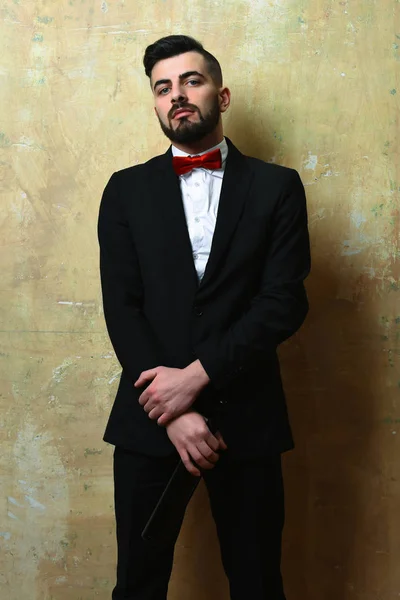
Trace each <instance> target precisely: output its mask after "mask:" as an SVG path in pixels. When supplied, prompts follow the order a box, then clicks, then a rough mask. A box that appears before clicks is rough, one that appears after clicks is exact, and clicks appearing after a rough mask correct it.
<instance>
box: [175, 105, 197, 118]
mask: <svg viewBox="0 0 400 600" xmlns="http://www.w3.org/2000/svg"><path fill="white" fill-rule="evenodd" d="M193 112H194V111H193V110H190V109H188V108H179V109H178V110H177V111H175V113H174V119H176V118H178V117H187V116H188V115H192V114H193Z"/></svg>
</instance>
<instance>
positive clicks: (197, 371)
mask: <svg viewBox="0 0 400 600" xmlns="http://www.w3.org/2000/svg"><path fill="white" fill-rule="evenodd" d="M185 371H186V373H187V375H188V376H189V377H190V378H191V379H192V381H193V383H194V385H195V387H196V389H197V390H198V391H201V390H202V389H203V388H205V387H206V385H208V384H209V383H210V378H209V376H208V375H207V373H206V371H205V370H204V368H203V365H202V364H201V362H200V361H199V359H197V360H195V361H194V362H192V363H190V365H188V366H187V367H186V368H185Z"/></svg>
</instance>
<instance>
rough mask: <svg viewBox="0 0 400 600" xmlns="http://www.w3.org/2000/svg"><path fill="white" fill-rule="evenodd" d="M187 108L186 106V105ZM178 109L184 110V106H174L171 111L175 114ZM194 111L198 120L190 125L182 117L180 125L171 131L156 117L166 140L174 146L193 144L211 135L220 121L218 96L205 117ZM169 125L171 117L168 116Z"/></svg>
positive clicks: (170, 128)
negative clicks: (197, 115)
mask: <svg viewBox="0 0 400 600" xmlns="http://www.w3.org/2000/svg"><path fill="white" fill-rule="evenodd" d="M186 106H187V105H186ZM178 108H185V105H178V104H177V105H176V106H174V107H173V111H172V112H175V111H176V110H177V109H178ZM193 108H195V109H196V111H197V113H198V114H199V118H200V120H199V121H198V122H196V123H192V122H191V121H189V119H188V118H186V117H182V119H181V120H180V123H179V125H178V127H177V128H176V129H173V128H172V127H171V126H170V127H168V126H167V125H165V124H164V123H163V122H162V121H161V119H160V117H159V116H158V114H157V116H158V121H159V123H160V127H161V129H162V131H163V133H164V134H165V135H166V136H167V138H168V139H169V140H170V141H171V142H172V143H175V144H193V143H194V142H199V141H200V140H202V139H203V138H205V137H206V136H207V135H209V134H210V133H212V132H213V131H214V130H215V128H216V127H217V125H218V123H219V120H220V116H221V113H220V110H219V102H218V96H216V98H215V101H214V103H213V105H212V107H211V109H210V110H209V112H208V113H207V114H206V115H204V116H203V115H202V114H201V112H200V110H199V109H198V108H197V107H193ZM168 120H169V123H171V117H170V115H168Z"/></svg>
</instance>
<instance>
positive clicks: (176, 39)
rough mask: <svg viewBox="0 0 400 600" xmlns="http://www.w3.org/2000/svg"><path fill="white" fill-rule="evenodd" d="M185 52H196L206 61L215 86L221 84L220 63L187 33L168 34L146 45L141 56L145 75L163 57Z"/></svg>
mask: <svg viewBox="0 0 400 600" xmlns="http://www.w3.org/2000/svg"><path fill="white" fill-rule="evenodd" d="M185 52H198V53H199V54H201V55H202V56H203V57H204V59H205V62H206V65H207V69H208V72H209V74H210V75H211V77H212V79H213V81H214V83H215V84H216V85H217V86H219V87H220V86H222V71H221V65H220V64H219V62H218V61H217V59H216V58H215V56H213V55H212V54H210V52H207V50H205V49H204V48H203V45H202V44H200V42H198V41H197V40H195V39H194V38H192V37H189V36H188V35H168V36H167V37H163V38H161V39H159V40H157V41H156V42H154V44H151V45H150V46H147V48H146V51H145V53H144V57H143V65H144V70H145V72H146V75H147V77H150V76H151V72H152V70H153V67H154V65H155V64H156V63H158V61H160V60H164V58H171V57H172V56H178V54H184V53H185Z"/></svg>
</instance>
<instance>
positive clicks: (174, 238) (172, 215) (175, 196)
mask: <svg viewBox="0 0 400 600" xmlns="http://www.w3.org/2000/svg"><path fill="white" fill-rule="evenodd" d="M155 160H156V161H157V162H156V166H157V169H156V170H153V169H152V170H151V173H150V177H149V183H150V186H151V189H152V194H151V198H152V200H153V201H154V202H155V203H156V205H157V209H158V211H157V212H158V214H159V215H160V217H161V219H160V220H159V227H160V235H167V236H168V238H169V240H170V243H169V244H168V252H169V255H170V256H169V259H170V260H169V262H170V264H171V267H172V268H173V269H174V270H178V271H179V274H180V277H181V278H182V280H183V281H185V282H190V283H193V284H194V285H195V287H196V288H197V287H198V278H197V273H196V268H195V266H194V262H193V254H192V245H191V242H190V237H189V231H188V227H187V223H186V216H185V210H184V208H183V202H182V194H181V188H180V184H179V178H178V177H177V175H176V174H175V171H174V169H173V167H172V151H171V147H170V148H169V149H168V150H167V152H166V153H165V154H162V155H161V156H159V157H157V158H156V159H155Z"/></svg>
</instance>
